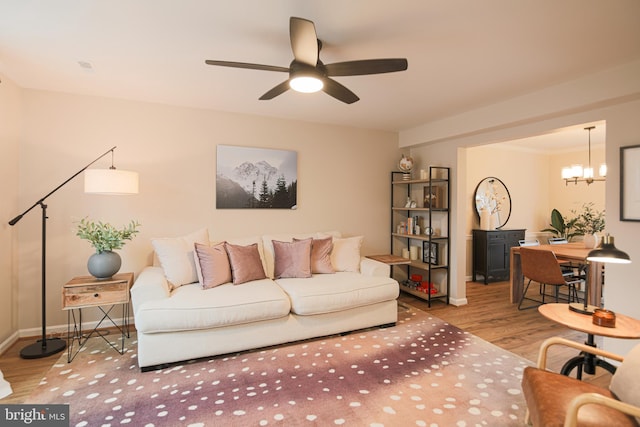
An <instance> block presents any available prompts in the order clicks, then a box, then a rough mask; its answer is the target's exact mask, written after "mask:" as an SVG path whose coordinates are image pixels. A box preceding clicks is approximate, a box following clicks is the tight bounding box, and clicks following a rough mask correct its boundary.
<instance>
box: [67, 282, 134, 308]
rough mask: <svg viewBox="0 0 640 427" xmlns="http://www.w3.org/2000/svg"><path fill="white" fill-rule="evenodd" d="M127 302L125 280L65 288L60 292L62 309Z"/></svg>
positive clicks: (127, 284) (127, 286) (127, 285)
mask: <svg viewBox="0 0 640 427" xmlns="http://www.w3.org/2000/svg"><path fill="white" fill-rule="evenodd" d="M128 301H129V283H128V282H127V281H125V280H123V281H118V282H109V283H104V284H98V283H96V284H85V285H75V286H67V287H64V288H63V290H62V308H63V309H64V310H70V309H73V308H84V307H92V306H99V305H113V304H124V303H127V302H128Z"/></svg>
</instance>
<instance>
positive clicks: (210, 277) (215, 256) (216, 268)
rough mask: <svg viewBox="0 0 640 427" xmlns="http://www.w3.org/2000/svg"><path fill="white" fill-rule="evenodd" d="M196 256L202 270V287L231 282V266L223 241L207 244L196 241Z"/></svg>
mask: <svg viewBox="0 0 640 427" xmlns="http://www.w3.org/2000/svg"><path fill="white" fill-rule="evenodd" d="M195 246H196V256H197V258H198V262H199V263H200V269H201V270H202V283H201V285H202V289H209V288H213V287H216V286H218V285H222V284H223V283H227V282H231V266H230V265H229V256H228V255H227V251H226V250H225V248H224V242H222V243H218V244H217V245H213V246H209V245H203V244H201V243H196V244H195Z"/></svg>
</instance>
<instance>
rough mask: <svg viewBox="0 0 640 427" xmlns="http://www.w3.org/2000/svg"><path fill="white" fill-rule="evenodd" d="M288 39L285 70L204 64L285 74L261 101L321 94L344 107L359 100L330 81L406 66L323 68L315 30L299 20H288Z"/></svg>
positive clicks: (376, 63) (393, 61)
mask: <svg viewBox="0 0 640 427" xmlns="http://www.w3.org/2000/svg"><path fill="white" fill-rule="evenodd" d="M289 38H290V39H291V50H292V51H293V61H291V64H290V65H289V67H288V68H287V67H278V66H274V65H261V64H249V63H246V62H230V61H215V60H209V59H208V60H206V61H205V63H207V64H209V65H220V66H223V67H233V68H247V69H251V70H263V71H280V72H284V73H289V78H288V79H287V80H285V81H284V82H282V83H280V84H279V85H277V86H275V87H274V88H272V89H271V90H269V91H267V92H266V93H265V94H264V95H262V96H261V97H260V99H261V100H268V99H273V98H275V97H276V96H278V95H281V94H283V93H284V92H286V91H287V90H289V89H293V90H296V91H299V92H308V93H309V92H317V91H319V90H322V91H324V92H326V93H327V94H329V95H331V96H332V97H334V98H336V99H338V100H340V101H342V102H344V103H346V104H352V103H354V102H356V101H358V100H359V99H360V98H358V96H357V95H356V94H355V93H353V92H352V91H350V90H349V89H347V88H346V87H344V86H343V85H341V84H340V83H338V82H337V81H335V80H333V79H331V78H330V77H334V76H362V75H366V74H382V73H393V72H395V71H404V70H406V69H407V66H408V64H407V60H406V59H405V58H385V59H364V60H359V61H346V62H336V63H333V64H326V65H325V64H323V63H322V61H320V58H319V53H320V49H322V42H321V41H320V40H318V38H317V35H316V27H315V25H314V24H313V22H312V21H309V20H307V19H303V18H296V17H293V16H292V17H291V19H290V20H289Z"/></svg>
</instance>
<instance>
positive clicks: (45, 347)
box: [20, 338, 67, 359]
mask: <svg viewBox="0 0 640 427" xmlns="http://www.w3.org/2000/svg"><path fill="white" fill-rule="evenodd" d="M66 347H67V343H66V342H65V341H64V340H61V339H60V338H47V339H46V340H45V342H44V343H43V342H42V340H38V341H36V342H35V343H33V344H31V345H28V346H26V347H25V348H23V349H22V350H20V357H22V358H23V359H40V358H42V357H47V356H51V355H52V354H56V353H59V352H61V351H62V350H64V349H65V348H66Z"/></svg>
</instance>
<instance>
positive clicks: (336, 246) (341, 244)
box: [331, 236, 364, 272]
mask: <svg viewBox="0 0 640 427" xmlns="http://www.w3.org/2000/svg"><path fill="white" fill-rule="evenodd" d="M363 240H364V238H363V236H355V237H346V238H334V239H333V250H332V251H331V264H332V265H333V268H334V269H335V270H336V271H355V272H358V271H360V247H361V246H362V241H363Z"/></svg>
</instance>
